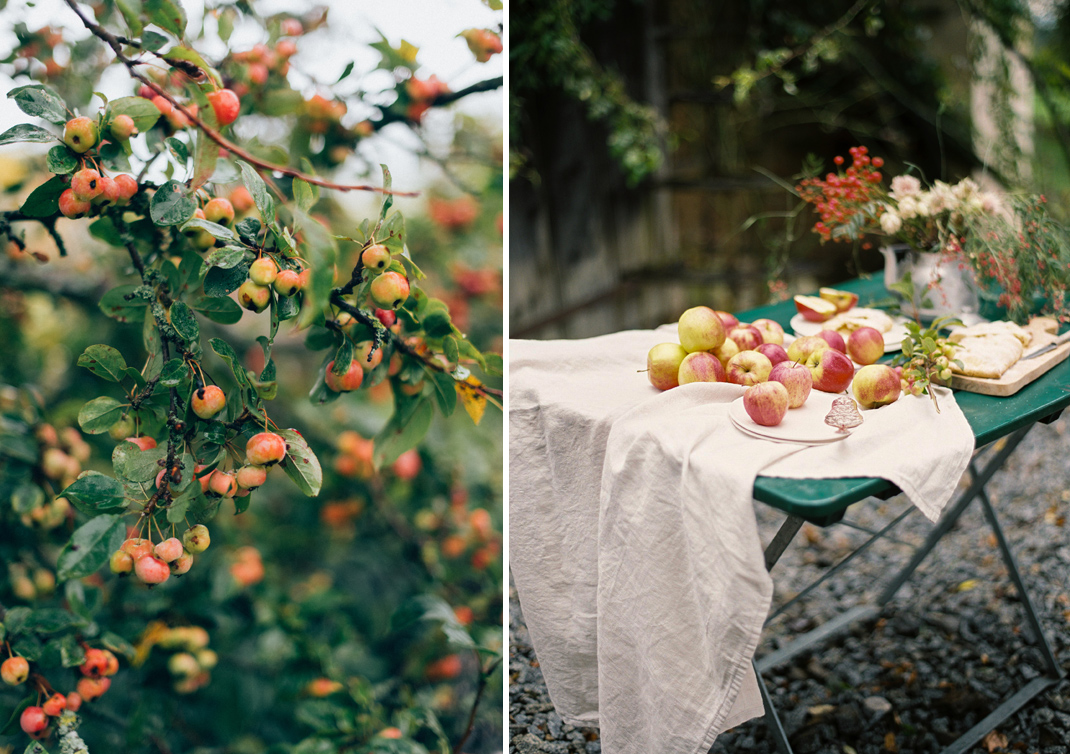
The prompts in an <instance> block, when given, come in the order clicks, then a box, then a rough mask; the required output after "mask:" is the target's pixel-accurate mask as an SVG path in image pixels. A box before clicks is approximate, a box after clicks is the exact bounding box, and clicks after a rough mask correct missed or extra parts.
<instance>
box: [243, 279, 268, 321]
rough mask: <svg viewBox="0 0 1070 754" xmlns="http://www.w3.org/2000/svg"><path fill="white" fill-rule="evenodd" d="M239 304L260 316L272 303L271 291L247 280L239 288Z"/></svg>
mask: <svg viewBox="0 0 1070 754" xmlns="http://www.w3.org/2000/svg"><path fill="white" fill-rule="evenodd" d="M238 303H239V304H241V305H242V306H243V307H245V308H246V309H248V310H249V311H251V312H256V313H257V314H259V313H260V312H262V311H264V310H265V309H267V307H268V304H270V303H271V289H270V288H268V287H267V286H264V285H259V284H257V283H254V282H253V281H252V280H246V281H245V282H244V283H242V284H241V286H240V287H239V288H238Z"/></svg>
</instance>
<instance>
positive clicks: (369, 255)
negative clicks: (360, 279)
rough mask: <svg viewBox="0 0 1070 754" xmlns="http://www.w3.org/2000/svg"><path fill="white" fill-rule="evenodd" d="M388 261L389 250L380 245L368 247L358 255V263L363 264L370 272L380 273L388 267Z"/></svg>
mask: <svg viewBox="0 0 1070 754" xmlns="http://www.w3.org/2000/svg"><path fill="white" fill-rule="evenodd" d="M390 260H391V256H390V250H389V249H387V248H386V247H385V246H383V245H382V244H381V243H377V244H373V245H372V246H369V247H368V248H366V249H365V250H364V252H363V253H362V254H361V255H360V261H361V262H362V263H363V264H364V267H365V269H368V270H371V271H372V272H382V271H383V270H385V269H386V268H387V267H389V266H390Z"/></svg>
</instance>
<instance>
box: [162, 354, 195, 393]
mask: <svg viewBox="0 0 1070 754" xmlns="http://www.w3.org/2000/svg"><path fill="white" fill-rule="evenodd" d="M188 379H189V367H187V366H186V363H185V362H184V361H182V359H171V360H170V361H168V362H167V363H166V364H164V365H163V368H162V369H161V370H160V380H159V383H158V384H159V386H160V387H167V388H171V387H178V386H179V385H181V384H182V383H183V382H185V381H186V380H188Z"/></svg>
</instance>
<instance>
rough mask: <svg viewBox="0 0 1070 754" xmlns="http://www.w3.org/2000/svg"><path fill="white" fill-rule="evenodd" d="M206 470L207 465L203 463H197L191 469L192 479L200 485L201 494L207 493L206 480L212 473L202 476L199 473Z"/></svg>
mask: <svg viewBox="0 0 1070 754" xmlns="http://www.w3.org/2000/svg"><path fill="white" fill-rule="evenodd" d="M207 468H208V465H207V464H203V463H198V464H197V465H196V466H194V467H193V478H194V479H196V480H197V481H198V482H200V483H201V492H207V491H208V480H209V479H210V478H211V476H212V472H211V471H209V472H208V473H206V474H202V473H201V472H202V471H204V470H205V469H207Z"/></svg>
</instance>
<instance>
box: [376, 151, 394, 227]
mask: <svg viewBox="0 0 1070 754" xmlns="http://www.w3.org/2000/svg"><path fill="white" fill-rule="evenodd" d="M379 167H380V168H382V170H383V189H385V191H390V188H391V186H393V179H392V178H391V176H390V169H389V168H388V167H387V166H386V165H384V164H383V163H379ZM393 206H394V195H393V194H389V193H384V194H383V205H382V207H380V208H379V224H378V225H377V226H376V231H378V229H379V228H380V227H382V225H383V221H384V220H386V213H387V211H389V209H390V208H391V207H393Z"/></svg>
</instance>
